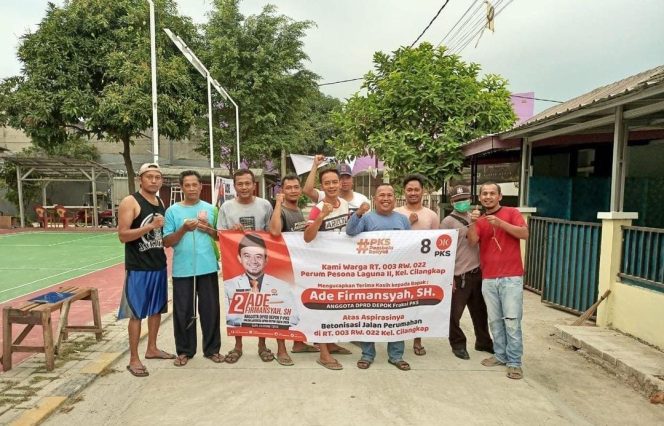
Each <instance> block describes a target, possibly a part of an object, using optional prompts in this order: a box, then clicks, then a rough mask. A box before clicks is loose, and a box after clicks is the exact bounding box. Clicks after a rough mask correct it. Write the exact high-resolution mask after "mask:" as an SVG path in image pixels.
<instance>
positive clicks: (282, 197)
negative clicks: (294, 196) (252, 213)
mask: <svg viewBox="0 0 664 426" xmlns="http://www.w3.org/2000/svg"><path fill="white" fill-rule="evenodd" d="M275 200H276V204H275V206H280V205H282V204H283V203H284V201H285V200H286V196H285V195H284V194H283V193H281V192H280V193H278V194H277V196H276V197H275Z"/></svg>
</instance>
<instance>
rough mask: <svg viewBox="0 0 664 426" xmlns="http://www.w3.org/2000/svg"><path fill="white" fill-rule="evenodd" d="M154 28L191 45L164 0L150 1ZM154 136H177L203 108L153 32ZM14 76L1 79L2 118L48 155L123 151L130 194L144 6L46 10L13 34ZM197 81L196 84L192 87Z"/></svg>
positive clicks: (79, 4)
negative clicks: (110, 148) (88, 142)
mask: <svg viewBox="0 0 664 426" xmlns="http://www.w3.org/2000/svg"><path fill="white" fill-rule="evenodd" d="M155 3H156V17H157V28H158V29H160V28H165V27H169V28H171V29H173V30H174V31H176V32H177V33H178V34H180V35H182V36H184V37H188V39H190V40H192V44H194V45H195V44H197V43H200V37H199V35H198V34H197V32H196V29H195V26H194V25H193V24H192V22H191V21H190V20H189V19H188V18H183V17H180V16H178V15H177V9H176V5H175V2H174V1H173V0H156V1H155ZM157 46H158V52H157V63H158V78H157V80H158V93H159V97H158V104H159V131H160V134H162V135H165V136H167V137H169V138H172V139H182V138H184V137H186V136H187V135H188V133H189V131H190V128H191V125H192V123H193V122H194V117H195V116H196V115H197V114H198V112H199V109H200V107H201V106H202V105H204V102H203V101H202V99H203V97H202V94H204V91H203V90H202V88H201V86H200V84H198V83H197V82H198V81H199V80H200V79H199V78H197V79H196V82H194V80H193V79H192V77H194V75H193V73H195V71H194V70H192V69H191V67H190V66H189V64H188V63H187V61H186V59H184V58H183V57H182V55H181V54H180V53H179V51H177V48H176V47H175V46H174V45H173V44H172V43H171V41H170V40H169V39H168V37H167V36H166V34H164V33H163V31H160V30H159V31H157ZM18 57H19V59H20V61H21V62H22V64H23V69H22V74H21V75H20V76H16V77H12V78H9V79H7V80H5V81H4V84H3V88H2V89H3V90H2V96H0V102H2V105H0V106H1V107H2V108H1V109H2V110H3V116H2V120H3V121H4V122H5V123H6V124H9V125H10V126H12V127H15V128H19V129H22V130H23V131H24V132H25V133H26V134H28V135H29V136H30V137H31V138H32V141H33V144H35V145H36V146H38V147H41V148H44V149H45V150H46V151H49V150H50V148H51V147H53V146H57V145H60V144H63V143H65V142H66V141H68V140H69V139H70V138H71V137H78V136H86V137H96V138H98V139H103V140H108V141H114V142H117V141H120V142H122V144H123V151H122V156H123V158H124V163H125V166H126V168H127V174H128V178H129V179H128V180H129V189H130V191H134V168H133V165H132V160H131V146H132V145H133V143H134V140H135V138H136V137H139V136H142V135H143V133H144V131H145V130H146V129H149V128H150V127H152V100H151V75H150V36H149V12H148V4H147V2H144V1H135V0H114V1H107V0H69V1H66V2H65V3H64V5H63V6H62V7H57V6H55V5H54V4H52V3H49V4H48V6H47V9H46V15H45V17H44V18H43V19H42V21H41V22H40V24H39V27H38V29H37V30H36V31H35V32H34V33H28V34H25V35H24V36H22V37H21V42H20V46H19V49H18ZM197 84H198V85H197Z"/></svg>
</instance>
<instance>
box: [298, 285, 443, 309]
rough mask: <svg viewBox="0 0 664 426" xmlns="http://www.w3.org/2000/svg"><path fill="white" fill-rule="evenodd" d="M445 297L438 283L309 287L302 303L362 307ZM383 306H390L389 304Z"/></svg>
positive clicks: (434, 299) (436, 299)
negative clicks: (361, 286)
mask: <svg viewBox="0 0 664 426" xmlns="http://www.w3.org/2000/svg"><path fill="white" fill-rule="evenodd" d="M444 297H445V294H444V291H443V289H442V288H441V287H439V286H437V285H421V286H417V287H397V288H386V289H381V288H373V289H341V290H338V289H318V288H308V289H306V290H304V292H303V293H302V303H304V305H305V306H307V307H310V306H311V305H317V304H320V305H327V304H344V303H348V304H356V305H357V304H360V306H358V307H362V306H361V304H381V305H393V304H394V305H399V304H403V303H405V302H423V301H425V300H426V301H436V303H440V302H441V301H442V300H443V298H444ZM418 304H424V303H418ZM426 304H430V303H426ZM410 306H414V305H410ZM367 307H368V306H367ZM383 307H387V308H389V306H383ZM312 309H316V308H312ZM319 309H320V308H319ZM353 309H355V308H353Z"/></svg>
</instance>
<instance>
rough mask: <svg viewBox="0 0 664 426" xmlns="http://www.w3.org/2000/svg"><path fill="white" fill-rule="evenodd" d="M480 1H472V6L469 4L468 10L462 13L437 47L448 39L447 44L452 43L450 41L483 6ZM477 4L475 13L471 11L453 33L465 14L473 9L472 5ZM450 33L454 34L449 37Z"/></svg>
mask: <svg viewBox="0 0 664 426" xmlns="http://www.w3.org/2000/svg"><path fill="white" fill-rule="evenodd" d="M480 1H481V0H474V1H473V3H471V4H470V6H468V9H466V11H465V12H463V15H461V17H460V18H459V19H458V20H457V21H456V23H455V24H454V25H453V26H452V28H451V29H450V30H449V31H448V32H447V34H445V36H443V38H442V39H441V40H440V41H439V42H438V44H437V45H436V47H438V46H440V45H441V44H443V42H445V41H446V40H447V43H446V44H447V45H449V44H450V42H451V41H452V40H453V39H454V37H456V34H458V33H459V31H460V30H461V29H462V28H463V27H464V25H466V24H467V23H468V21H469V20H470V19H472V17H473V16H474V15H475V14H476V13H477V11H478V10H479V9H480V7H481V6H482V3H479V4H478V2H480ZM476 4H477V7H475V10H473V13H471V14H470V15H468V18H466V20H465V21H464V22H463V24H461V26H460V27H459V29H458V30H456V31H455V32H454V33H453V34H452V31H454V29H455V28H456V27H457V25H459V22H461V21H462V20H463V18H464V16H466V15H467V14H468V11H470V9H472V7H473V6H474V5H476ZM450 34H452V36H451V38H449V39H448V38H447V37H449V36H450Z"/></svg>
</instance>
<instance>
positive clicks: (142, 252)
mask: <svg viewBox="0 0 664 426" xmlns="http://www.w3.org/2000/svg"><path fill="white" fill-rule="evenodd" d="M132 196H133V197H134V198H135V199H136V201H137V202H138V205H139V206H140V207H141V211H140V213H139V214H138V217H136V219H134V221H133V222H132V223H131V227H130V229H138V228H140V227H142V226H145V225H146V224H148V223H150V222H152V219H153V218H154V215H155V214H160V215H162V216H164V214H165V213H166V209H165V208H164V203H162V201H161V199H160V198H159V197H157V201H159V205H158V206H155V205H154V204H151V203H150V202H149V201H148V200H146V199H145V197H143V196H142V195H141V194H140V192H136V193H135V194H132ZM164 268H166V253H165V252H164V244H163V242H162V228H157V229H154V230H152V231H150V232H148V233H147V234H145V235H143V236H142V237H140V238H138V239H136V240H134V241H129V242H128V243H126V244H125V269H126V270H127V271H160V270H162V269H164Z"/></svg>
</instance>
